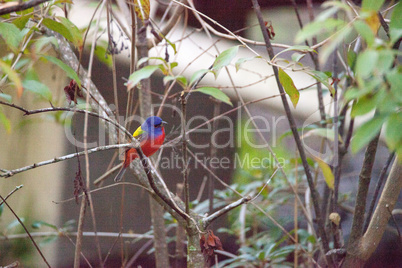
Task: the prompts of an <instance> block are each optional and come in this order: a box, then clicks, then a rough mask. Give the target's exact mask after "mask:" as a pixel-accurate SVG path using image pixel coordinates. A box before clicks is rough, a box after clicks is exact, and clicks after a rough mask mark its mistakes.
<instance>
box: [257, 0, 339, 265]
mask: <svg viewBox="0 0 402 268" xmlns="http://www.w3.org/2000/svg"><path fill="white" fill-rule="evenodd" d="M251 1H252V3H253V8H254V11H255V13H256V15H257V18H258V22H259V24H260V27H261V31H262V34H263V37H264V41H265V43H266V49H267V52H268V55H269V58H270V59H272V58H273V57H274V56H275V55H274V51H273V49H272V45H271V41H270V40H269V36H268V33H267V30H266V28H265V24H264V19H263V17H262V14H261V10H260V6H259V4H258V0H251ZM272 69H273V71H274V74H275V78H276V83H277V85H278V89H279V92H280V93H281V99H282V103H283V108H284V109H285V112H286V116H287V118H288V121H289V125H290V128H291V130H292V133H293V137H294V140H295V142H296V146H297V149H298V151H299V154H300V158H301V160H302V164H303V168H304V171H305V173H306V177H307V182H308V185H309V188H310V191H311V198H312V201H313V206H314V211H315V214H316V219H317V225H318V233H319V236H320V238H321V241H322V245H323V248H324V251H325V252H328V250H329V243H328V239H327V235H326V232H325V228H324V223H323V219H322V217H321V211H320V206H319V198H318V193H317V190H316V188H315V185H314V181H313V178H312V176H311V173H310V169H309V165H308V163H307V157H306V153H305V151H304V148H303V145H302V143H301V140H300V136H299V133H298V132H297V128H296V123H295V120H294V118H293V115H292V112H291V111H290V107H289V104H288V101H287V99H286V95H285V94H284V93H285V91H284V89H283V87H282V84H281V83H280V81H279V74H278V68H277V67H276V66H272ZM326 261H327V262H328V264H329V265H331V264H332V259H331V258H329V257H326Z"/></svg>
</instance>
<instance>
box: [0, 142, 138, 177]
mask: <svg viewBox="0 0 402 268" xmlns="http://www.w3.org/2000/svg"><path fill="white" fill-rule="evenodd" d="M131 146H132V144H131V143H125V144H112V145H106V146H99V147H96V148H92V149H89V150H88V154H91V153H95V152H100V151H105V150H111V149H118V148H124V147H131ZM84 154H85V151H82V152H79V153H74V154H68V155H65V156H60V157H55V158H53V159H50V160H46V161H42V162H39V163H35V164H32V165H29V166H25V167H22V168H17V169H13V170H5V169H2V170H1V172H2V173H0V177H4V178H8V177H11V176H14V175H15V174H18V173H21V172H24V171H27V170H30V169H34V168H37V167H41V166H45V165H50V164H53V163H57V162H61V161H64V160H68V159H71V158H74V157H77V156H81V155H84Z"/></svg>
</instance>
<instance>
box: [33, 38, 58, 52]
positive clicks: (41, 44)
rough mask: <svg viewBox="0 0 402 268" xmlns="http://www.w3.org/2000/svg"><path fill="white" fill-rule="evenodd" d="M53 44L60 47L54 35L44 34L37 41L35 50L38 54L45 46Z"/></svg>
mask: <svg viewBox="0 0 402 268" xmlns="http://www.w3.org/2000/svg"><path fill="white" fill-rule="evenodd" d="M48 44H52V45H53V46H55V47H56V48H58V47H59V44H58V43H57V39H56V37H54V36H42V37H40V38H39V39H38V40H36V42H35V52H36V54H39V53H40V52H41V50H42V49H43V47H44V46H46V45H48Z"/></svg>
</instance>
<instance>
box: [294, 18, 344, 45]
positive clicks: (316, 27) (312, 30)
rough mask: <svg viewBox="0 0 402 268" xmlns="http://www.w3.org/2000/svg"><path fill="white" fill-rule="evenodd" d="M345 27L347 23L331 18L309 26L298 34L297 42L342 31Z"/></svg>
mask: <svg viewBox="0 0 402 268" xmlns="http://www.w3.org/2000/svg"><path fill="white" fill-rule="evenodd" d="M345 25H346V22H345V21H343V20H340V19H334V18H329V19H326V20H325V21H314V22H312V23H310V24H307V25H306V26H305V27H303V29H302V30H301V31H300V32H298V34H297V35H296V38H295V42H296V43H301V42H303V41H304V40H308V39H310V38H312V37H314V36H316V35H318V34H321V33H326V32H332V31H333V30H334V29H336V28H338V29H340V28H342V27H344V26H345Z"/></svg>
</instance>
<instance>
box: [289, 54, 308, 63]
mask: <svg viewBox="0 0 402 268" xmlns="http://www.w3.org/2000/svg"><path fill="white" fill-rule="evenodd" d="M304 56H306V54H301V53H297V52H295V53H293V54H292V56H291V58H292V61H294V62H299V61H300V60H301V59H302V58H303V57H304Z"/></svg>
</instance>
